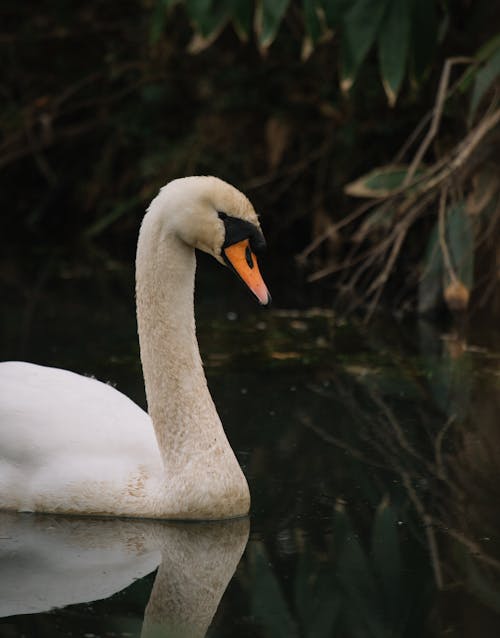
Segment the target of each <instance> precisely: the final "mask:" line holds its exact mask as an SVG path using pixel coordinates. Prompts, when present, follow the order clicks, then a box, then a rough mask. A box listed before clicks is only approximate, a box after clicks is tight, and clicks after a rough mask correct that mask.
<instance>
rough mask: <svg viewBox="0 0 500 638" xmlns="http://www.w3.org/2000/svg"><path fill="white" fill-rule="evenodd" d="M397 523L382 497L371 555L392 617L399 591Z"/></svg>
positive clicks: (399, 558)
mask: <svg viewBox="0 0 500 638" xmlns="http://www.w3.org/2000/svg"><path fill="white" fill-rule="evenodd" d="M397 524H398V518H397V516H396V513H395V512H394V509H393V508H392V507H391V506H390V504H389V499H384V500H383V501H382V502H381V503H380V505H379V506H378V508H377V512H376V514H375V520H374V523H373V531H372V557H373V566H374V568H375V571H376V573H377V576H378V578H379V581H380V583H381V585H382V590H383V593H384V598H385V600H386V603H387V608H388V610H390V612H391V616H392V617H393V618H395V617H396V616H397V612H398V601H399V598H400V596H399V594H400V591H401V553H400V548H399V535H398V528H397Z"/></svg>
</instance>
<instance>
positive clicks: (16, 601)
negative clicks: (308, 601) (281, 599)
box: [0, 513, 249, 638]
mask: <svg viewBox="0 0 500 638" xmlns="http://www.w3.org/2000/svg"><path fill="white" fill-rule="evenodd" d="M248 527H249V523H248V519H246V518H245V519H239V520H235V521H226V522H212V523H200V524H196V525H194V524H190V525H188V524H184V525H182V524H179V523H177V524H173V523H160V522H154V521H137V520H136V521H132V520H116V519H114V520H110V519H108V520H106V519H81V518H63V519H61V518H59V517H52V516H33V515H19V514H9V513H4V514H1V515H0V574H1V575H2V578H1V579H0V616H1V617H3V616H11V615H17V614H27V613H37V612H41V611H47V610H49V609H51V608H53V607H61V606H65V605H69V604H74V603H78V602H89V601H93V600H98V599H100V598H106V597H108V596H110V595H111V594H113V593H115V592H117V591H120V590H121V589H123V588H124V587H126V586H128V585H129V584H130V583H131V582H132V581H133V580H135V579H136V578H140V577H141V576H144V575H146V574H148V573H149V572H151V571H153V570H154V569H155V568H156V567H157V565H158V564H159V565H160V566H159V569H158V573H157V575H156V578H155V583H154V585H153V590H152V592H151V596H150V599H149V603H148V605H147V607H146V612H145V616H144V625H143V633H142V635H143V636H152V635H168V636H170V635H175V636H179V637H180V636H186V637H187V636H190V637H193V638H194V637H195V636H204V635H205V633H206V631H207V628H208V626H209V624H210V622H211V620H212V617H213V615H214V614H215V611H216V609H217V606H218V604H219V601H220V599H221V597H222V594H223V593H224V591H225V589H226V587H227V585H228V583H229V580H230V579H231V577H232V575H233V573H234V571H235V569H236V566H237V564H238V562H239V560H240V558H241V555H242V553H243V550H244V548H245V545H246V542H247V538H248ZM160 629H161V632H160V631H159V630H160ZM163 632H164V633H163Z"/></svg>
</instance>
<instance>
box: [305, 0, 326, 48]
mask: <svg viewBox="0 0 500 638" xmlns="http://www.w3.org/2000/svg"><path fill="white" fill-rule="evenodd" d="M302 9H303V13H304V24H305V29H306V37H305V39H304V42H303V44H302V55H301V57H302V60H307V59H308V58H309V56H310V55H311V53H312V52H313V50H314V46H315V45H316V43H317V42H318V40H319V38H320V37H321V32H322V28H321V23H320V20H319V12H320V11H321V10H322V9H321V7H320V5H319V3H318V0H302Z"/></svg>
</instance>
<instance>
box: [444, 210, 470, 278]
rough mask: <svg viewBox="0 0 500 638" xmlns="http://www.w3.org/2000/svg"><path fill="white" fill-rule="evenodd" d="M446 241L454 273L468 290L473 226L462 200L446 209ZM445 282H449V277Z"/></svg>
mask: <svg viewBox="0 0 500 638" xmlns="http://www.w3.org/2000/svg"><path fill="white" fill-rule="evenodd" d="M446 242H447V244H448V250H449V252H450V258H451V261H452V265H453V268H454V270H455V274H456V275H457V276H458V278H459V279H460V281H461V282H462V283H463V284H464V285H465V286H466V287H467V288H468V289H469V290H470V289H471V288H472V285H473V281H474V228H473V226H472V223H471V219H470V217H469V215H467V213H466V211H465V206H464V203H463V202H458V203H457V204H454V205H453V206H452V207H451V208H450V209H449V210H448V214H447V216H446ZM445 283H446V284H447V283H449V278H446V281H445Z"/></svg>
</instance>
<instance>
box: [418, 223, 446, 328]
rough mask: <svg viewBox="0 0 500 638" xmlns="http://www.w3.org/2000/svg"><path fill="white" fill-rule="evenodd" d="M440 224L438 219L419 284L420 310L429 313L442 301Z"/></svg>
mask: <svg viewBox="0 0 500 638" xmlns="http://www.w3.org/2000/svg"><path fill="white" fill-rule="evenodd" d="M438 227H439V224H438V222H437V221H436V223H435V224H434V228H433V230H432V232H431V234H430V236H429V240H428V242H427V250H426V254H425V257H424V264H423V272H422V275H421V278H420V283H419V285H418V312H419V314H421V315H423V314H427V313H428V312H431V311H432V310H435V309H436V308H437V307H438V306H439V305H440V303H441V299H442V290H443V256H442V254H441V248H440V246H439V230H438Z"/></svg>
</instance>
